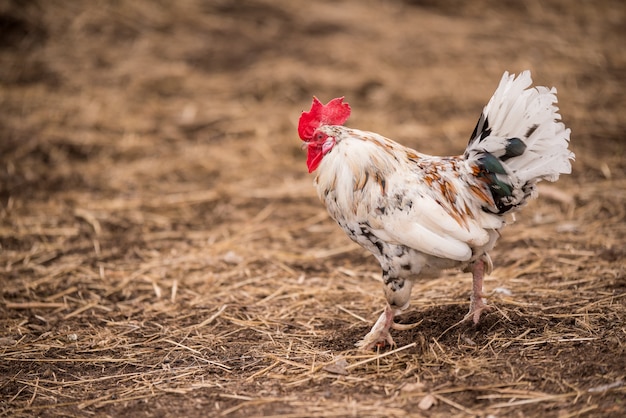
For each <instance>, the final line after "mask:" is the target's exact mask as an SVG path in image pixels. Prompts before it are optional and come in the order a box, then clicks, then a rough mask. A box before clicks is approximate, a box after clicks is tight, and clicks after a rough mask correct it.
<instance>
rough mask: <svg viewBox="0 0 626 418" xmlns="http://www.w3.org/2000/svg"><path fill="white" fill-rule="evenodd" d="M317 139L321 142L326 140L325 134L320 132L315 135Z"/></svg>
mask: <svg viewBox="0 0 626 418" xmlns="http://www.w3.org/2000/svg"><path fill="white" fill-rule="evenodd" d="M315 139H317V140H318V141H321V140H322V139H324V134H323V133H321V132H319V133H318V134H317V135H315Z"/></svg>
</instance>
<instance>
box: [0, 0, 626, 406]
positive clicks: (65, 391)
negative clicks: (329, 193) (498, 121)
mask: <svg viewBox="0 0 626 418" xmlns="http://www.w3.org/2000/svg"><path fill="white" fill-rule="evenodd" d="M625 41H626V6H625V3H624V2H622V1H620V0H614V1H611V0H601V1H595V2H590V1H569V0H548V1H529V2H502V1H496V0H479V1H475V2H460V1H447V2H438V1H429V0H422V1H408V0H407V1H400V0H396V1H374V0H367V1H357V0H344V1H317V2H308V1H300V0H297V1H287V0H273V1H270V0H250V1H245V2H244V1H228V0H221V1H200V0H182V1H176V2H155V1H148V0H137V1H104V0H102V1H93V2H62V1H58V0H51V1H30V2H22V1H18V0H8V1H4V2H2V3H0V246H1V248H0V285H1V288H0V290H1V292H2V293H1V295H0V323H1V328H0V416H10V417H26V416H43V417H49V416H111V417H117V416H133V417H170V416H184V417H205V416H232V417H242V416H244V417H249V416H281V417H297V416H307V417H313V416H324V417H329V416H359V417H366V416H373V417H383V416H385V417H392V416H407V415H411V416H426V417H455V416H498V417H499V416H512V417H528V416H549V417H560V418H563V417H574V416H583V417H597V416H603V417H622V416H625V415H626V385H625V384H624V381H625V379H626V277H625V271H626V267H625V265H626V263H625V261H624V260H625V257H626V158H625V157H626V153H625V148H626V145H625V144H626V143H625V142H624V141H625V139H624V138H625V133H626V118H625V115H624V109H625V108H626V89H625V87H626V49H625V48H624V46H623V45H624V42H625ZM524 69H530V70H532V72H533V75H534V79H535V82H536V83H538V84H540V85H548V86H556V87H557V88H558V90H559V105H560V108H561V113H562V115H563V120H564V122H565V123H566V124H567V125H568V126H569V127H571V129H572V149H573V150H574V151H575V153H576V162H575V164H574V172H573V173H572V175H570V176H564V177H563V178H562V179H561V180H560V181H559V182H558V183H555V184H549V185H542V188H541V196H540V198H539V199H538V200H537V201H534V202H533V203H532V204H531V205H529V206H528V207H527V208H526V209H525V210H524V211H523V212H522V213H521V214H520V215H519V216H518V221H517V222H516V223H515V224H514V225H512V226H510V227H508V228H506V229H505V230H503V236H502V238H501V240H500V243H499V245H498V246H497V248H496V250H495V251H494V252H493V254H492V257H493V259H494V262H495V270H494V272H493V274H492V275H491V276H489V277H488V278H487V280H486V282H485V291H486V292H487V293H488V294H489V295H490V297H489V303H490V304H491V305H492V306H493V310H492V311H491V312H489V313H488V314H487V315H485V316H484V317H483V321H482V323H480V324H479V325H478V326H472V325H471V324H467V323H460V322H459V321H460V320H461V319H462V318H463V316H464V315H465V313H466V310H467V308H468V303H469V299H468V298H469V291H470V285H471V278H470V277H469V275H467V274H463V273H460V272H454V271H452V272H447V273H445V274H444V275H443V276H442V277H441V278H439V279H436V280H431V281H418V282H417V283H416V285H415V287H414V291H413V299H412V308H411V309H410V310H408V311H407V313H406V314H404V315H402V316H401V317H400V319H399V320H400V322H405V323H412V322H420V326H418V327H417V328H414V329H413V330H410V331H406V332H399V331H396V332H395V333H394V336H395V339H396V342H397V343H398V346H397V348H396V349H394V350H382V351H380V352H372V353H362V352H358V351H357V350H355V348H354V343H355V342H356V341H357V340H358V339H360V338H361V337H362V336H363V335H364V334H365V333H366V332H367V331H368V329H369V327H371V325H372V323H373V321H374V320H375V319H376V318H377V316H378V314H379V312H380V309H382V307H383V303H384V299H383V294H382V291H381V286H380V281H379V271H378V265H377V264H376V261H375V260H374V259H373V258H372V257H371V256H369V255H368V254H366V253H365V252H364V251H363V250H362V249H360V248H359V247H358V246H356V244H353V243H352V242H350V241H349V239H348V238H347V237H345V236H344V234H343V232H342V231H341V230H340V229H339V228H338V227H337V226H336V225H334V223H333V222H332V221H331V220H330V219H329V218H328V216H327V214H326V212H325V209H324V208H323V207H322V205H321V203H320V202H319V201H318V200H317V198H316V197H315V192H314V189H313V186H312V176H311V175H309V174H308V173H307V172H306V166H305V155H304V154H303V152H302V150H301V149H300V140H299V139H298V137H297V133H296V123H297V120H298V117H299V115H300V112H301V111H302V110H305V109H308V107H309V105H310V100H311V96H313V95H316V96H317V97H319V98H320V99H321V100H323V101H326V100H329V99H331V98H333V97H337V96H345V97H346V99H347V101H349V102H350V104H351V105H352V108H353V116H352V117H351V119H350V121H349V122H348V125H349V126H353V127H358V128H360V129H364V130H371V131H376V132H379V133H381V134H383V135H385V136H388V137H390V138H394V139H396V140H398V141H399V142H402V143H404V144H406V145H409V146H411V147H414V148H416V149H418V150H420V151H421V152H426V153H434V154H458V153H461V152H462V151H463V149H464V146H465V144H466V141H467V140H468V138H469V134H470V133H471V131H472V129H473V127H474V124H475V122H476V119H477V117H478V115H479V113H480V110H481V108H482V106H484V105H485V104H486V102H487V100H488V99H489V97H490V96H491V93H492V92H493V90H494V89H495V87H496V85H497V83H498V81H499V79H500V77H501V75H502V73H503V72H504V71H505V70H508V71H511V72H519V71H522V70H524Z"/></svg>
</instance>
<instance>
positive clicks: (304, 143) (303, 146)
mask: <svg viewBox="0 0 626 418" xmlns="http://www.w3.org/2000/svg"><path fill="white" fill-rule="evenodd" d="M308 147H309V143H308V142H303V143H302V145H300V149H303V150H304V149H307V148H308Z"/></svg>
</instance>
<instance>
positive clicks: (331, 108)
mask: <svg viewBox="0 0 626 418" xmlns="http://www.w3.org/2000/svg"><path fill="white" fill-rule="evenodd" d="M348 117H350V105H349V104H348V103H344V102H343V97H338V98H336V99H333V100H331V101H330V102H328V103H327V104H322V102H320V101H319V100H318V99H317V97H313V104H312V105H311V110H309V111H308V112H302V115H301V116H300V121H299V123H298V134H299V135H300V139H302V140H303V141H304V142H305V146H306V148H307V154H308V155H307V161H306V165H307V167H308V168H309V173H312V172H313V171H315V169H316V168H317V166H319V165H320V162H321V161H322V158H323V157H324V155H325V154H326V153H328V152H329V151H330V150H331V149H332V147H333V146H334V145H335V143H334V139H333V138H331V137H329V136H328V135H327V134H326V133H324V132H321V131H319V128H321V127H323V126H330V125H343V124H344V123H345V121H346V120H348Z"/></svg>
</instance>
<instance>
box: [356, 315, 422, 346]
mask: <svg viewBox="0 0 626 418" xmlns="http://www.w3.org/2000/svg"><path fill="white" fill-rule="evenodd" d="M400 311H401V310H397V311H394V310H393V309H391V306H389V305H387V306H386V307H385V310H384V311H383V313H382V314H381V315H380V317H379V318H378V320H377V321H376V323H375V324H374V326H373V327H372V330H371V331H370V332H368V333H367V335H365V337H363V339H362V340H361V341H359V342H357V343H356V344H355V345H356V346H357V347H358V348H360V349H361V350H364V351H369V350H372V349H373V348H374V347H385V345H387V344H388V345H389V346H390V347H395V346H396V343H395V342H394V340H393V337H392V336H391V333H390V332H389V330H390V329H395V330H399V331H406V330H410V329H413V328H415V327H416V326H418V325H419V324H420V323H421V322H418V323H415V324H396V323H395V322H393V318H394V316H396V315H397V314H398V313H399V312H400Z"/></svg>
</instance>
